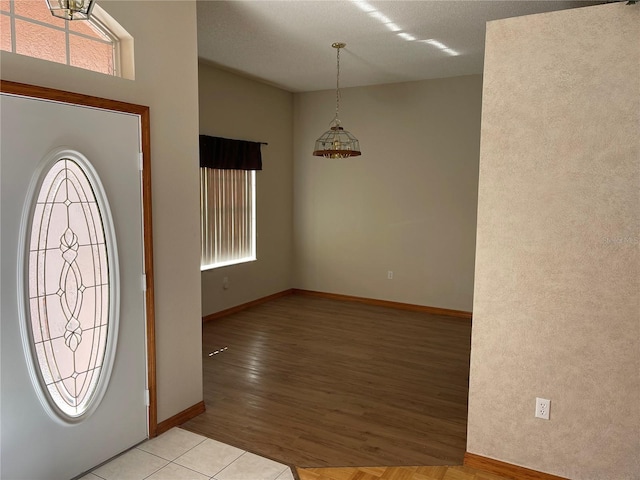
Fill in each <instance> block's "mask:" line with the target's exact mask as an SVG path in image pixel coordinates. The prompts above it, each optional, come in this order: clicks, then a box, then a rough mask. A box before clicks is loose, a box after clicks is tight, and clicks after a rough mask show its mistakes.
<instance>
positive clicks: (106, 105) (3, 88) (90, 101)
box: [0, 80, 158, 438]
mask: <svg viewBox="0 0 640 480" xmlns="http://www.w3.org/2000/svg"><path fill="white" fill-rule="evenodd" d="M0 92H2V93H7V94H10V95H16V96H20V97H26V98H38V99H42V100H49V101H54V102H59V103H66V104H70V105H78V106H84V107H92V108H96V109H100V110H106V111H115V112H123V113H130V114H134V115H138V116H139V117H140V129H141V130H140V140H141V148H142V218H143V240H144V270H145V272H144V273H145V277H146V290H145V301H146V306H145V312H146V341H147V388H148V390H149V406H148V425H149V427H148V429H149V438H153V437H155V436H156V435H157V431H158V408H157V387H156V335H155V303H154V288H153V285H154V282H153V277H154V271H153V229H152V215H151V130H150V124H149V107H147V106H144V105H136V104H133V103H126V102H120V101H117V100H109V99H106V98H100V97H93V96H90V95H83V94H80V93H74V92H66V91H64V90H56V89H53V88H47V87H38V86H35V85H28V84H24V83H16V82H10V81H6V80H0Z"/></svg>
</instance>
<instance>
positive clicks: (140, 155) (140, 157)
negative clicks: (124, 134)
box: [138, 152, 144, 171]
mask: <svg viewBox="0 0 640 480" xmlns="http://www.w3.org/2000/svg"><path fill="white" fill-rule="evenodd" d="M138 158H139V159H140V171H142V168H143V166H144V154H143V153H142V152H140V153H139V157H138Z"/></svg>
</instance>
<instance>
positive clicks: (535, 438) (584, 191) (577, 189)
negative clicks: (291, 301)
mask: <svg viewBox="0 0 640 480" xmlns="http://www.w3.org/2000/svg"><path fill="white" fill-rule="evenodd" d="M639 79H640V6H627V5H625V4H623V3H616V4H611V5H603V6H596V7H589V8H582V9H576V10H569V11H563V12H557V13H549V14H542V15H535V16H530V17H522V18H513V19H508V20H503V21H496V22H491V23H490V24H489V25H488V29H487V42H486V55H485V75H484V99H483V118H482V148H481V157H480V186H479V209H478V238H477V253H476V257H477V259H476V276H475V278H476V289H475V301H474V308H473V311H474V322H473V338H472V350H471V380H470V392H469V425H468V443H467V449H468V451H470V452H472V453H476V454H480V455H483V456H488V457H492V458H496V459H498V460H502V461H506V462H510V463H514V464H518V465H522V466H525V467H529V468H533V469H535V470H539V471H544V472H549V473H552V474H556V475H560V476H564V477H569V478H572V479H575V480H581V479H594V480H595V479H603V478H611V479H613V478H615V479H620V480H622V479H637V478H639V477H638V476H639V475H640V402H639V401H638V399H639V398H640V248H639V245H640V237H639V235H640V196H639V193H638V192H639V186H640V136H639V133H640V81H639ZM536 396H539V397H543V398H548V399H551V410H550V412H551V419H550V420H548V421H545V420H540V419H536V418H534V402H535V397H536Z"/></svg>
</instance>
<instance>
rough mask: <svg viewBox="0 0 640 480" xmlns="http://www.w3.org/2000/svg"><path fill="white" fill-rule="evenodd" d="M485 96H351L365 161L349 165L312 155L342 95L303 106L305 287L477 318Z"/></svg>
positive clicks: (351, 120) (373, 91) (415, 87)
mask: <svg viewBox="0 0 640 480" xmlns="http://www.w3.org/2000/svg"><path fill="white" fill-rule="evenodd" d="M347 68H348V67H345V69H347ZM481 90H482V78H481V76H479V75H476V76H466V77H454V78H447V79H439V80H428V81H422V82H411V83H401V84H392V85H381V86H372V87H359V88H346V89H342V100H341V105H340V117H341V120H342V122H343V126H344V128H345V129H347V130H349V131H350V132H351V133H353V134H354V135H355V136H356V137H357V138H358V140H359V141H360V146H361V148H362V152H363V153H362V156H360V157H354V158H350V159H343V160H330V159H324V158H319V157H314V156H312V154H311V153H312V151H313V146H314V142H315V140H316V138H318V137H319V136H320V135H321V134H322V133H323V132H324V131H326V130H327V129H328V127H329V122H330V121H331V120H332V118H333V116H334V113H335V91H322V92H312V93H302V94H296V95H295V114H294V157H295V180H294V198H295V202H294V231H295V234H294V239H295V241H294V244H295V270H294V271H295V274H294V286H295V287H297V288H302V289H308V290H317V291H323V292H332V293H339V294H346V295H354V296H359V297H367V298H376V299H384V300H389V301H396V302H403V303H410V304H415V305H427V306H433V307H441V308H450V309H457V310H465V311H470V310H471V308H472V298H473V269H474V251H475V227H476V199H477V181H478V155H479V143H480V135H479V133H480V106H481ZM389 270H391V271H393V279H392V280H389V279H387V272H388V271H389Z"/></svg>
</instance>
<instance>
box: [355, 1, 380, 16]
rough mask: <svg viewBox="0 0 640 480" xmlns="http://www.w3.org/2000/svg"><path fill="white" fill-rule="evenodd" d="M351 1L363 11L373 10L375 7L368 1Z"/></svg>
mask: <svg viewBox="0 0 640 480" xmlns="http://www.w3.org/2000/svg"><path fill="white" fill-rule="evenodd" d="M351 1H352V3H353V4H354V5H355V6H356V7H358V8H359V9H360V10H362V11H363V12H367V13H369V12H374V11H375V10H376V9H375V7H374V6H373V5H371V4H370V3H369V2H365V1H364V0H351Z"/></svg>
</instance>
